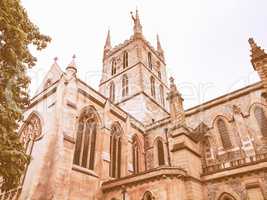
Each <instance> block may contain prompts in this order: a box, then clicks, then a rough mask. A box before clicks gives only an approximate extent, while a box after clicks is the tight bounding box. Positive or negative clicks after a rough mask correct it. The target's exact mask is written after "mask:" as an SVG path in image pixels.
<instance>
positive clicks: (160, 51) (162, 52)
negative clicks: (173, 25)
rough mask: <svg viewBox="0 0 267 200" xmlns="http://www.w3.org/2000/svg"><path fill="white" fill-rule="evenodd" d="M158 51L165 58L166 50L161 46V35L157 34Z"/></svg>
mask: <svg viewBox="0 0 267 200" xmlns="http://www.w3.org/2000/svg"><path fill="white" fill-rule="evenodd" d="M157 52H158V53H159V55H160V56H161V57H162V58H163V59H164V51H163V49H162V47H161V44H160V40H159V35H158V34H157Z"/></svg>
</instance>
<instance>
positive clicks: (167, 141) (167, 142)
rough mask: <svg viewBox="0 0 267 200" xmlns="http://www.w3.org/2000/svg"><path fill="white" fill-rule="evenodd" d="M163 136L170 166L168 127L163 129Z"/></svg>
mask: <svg viewBox="0 0 267 200" xmlns="http://www.w3.org/2000/svg"><path fill="white" fill-rule="evenodd" d="M164 132H165V137H166V145H167V152H168V165H169V166H170V167H171V166H172V165H171V155H170V147H169V138H168V128H165V129H164Z"/></svg>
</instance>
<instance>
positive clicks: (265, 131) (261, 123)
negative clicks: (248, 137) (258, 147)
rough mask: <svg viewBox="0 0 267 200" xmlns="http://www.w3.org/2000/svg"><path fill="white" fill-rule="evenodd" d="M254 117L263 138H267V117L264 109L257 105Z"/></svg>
mask: <svg viewBox="0 0 267 200" xmlns="http://www.w3.org/2000/svg"><path fill="white" fill-rule="evenodd" d="M253 113H254V116H255V118H256V121H257V124H258V127H259V129H260V132H261V134H262V136H263V137H267V117H266V112H265V111H264V109H263V107H261V106H259V105H256V106H255V107H254V111H253Z"/></svg>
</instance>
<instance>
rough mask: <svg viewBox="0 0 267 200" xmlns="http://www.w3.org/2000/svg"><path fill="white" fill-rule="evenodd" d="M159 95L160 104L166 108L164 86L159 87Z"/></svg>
mask: <svg viewBox="0 0 267 200" xmlns="http://www.w3.org/2000/svg"><path fill="white" fill-rule="evenodd" d="M159 94H160V102H161V105H162V106H163V107H165V97H164V89H163V86H162V85H160V86H159Z"/></svg>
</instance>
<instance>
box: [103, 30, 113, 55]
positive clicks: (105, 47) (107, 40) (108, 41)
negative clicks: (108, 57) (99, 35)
mask: <svg viewBox="0 0 267 200" xmlns="http://www.w3.org/2000/svg"><path fill="white" fill-rule="evenodd" d="M110 49H111V42H110V30H109V29H108V34H107V39H106V43H105V46H104V50H110Z"/></svg>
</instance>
